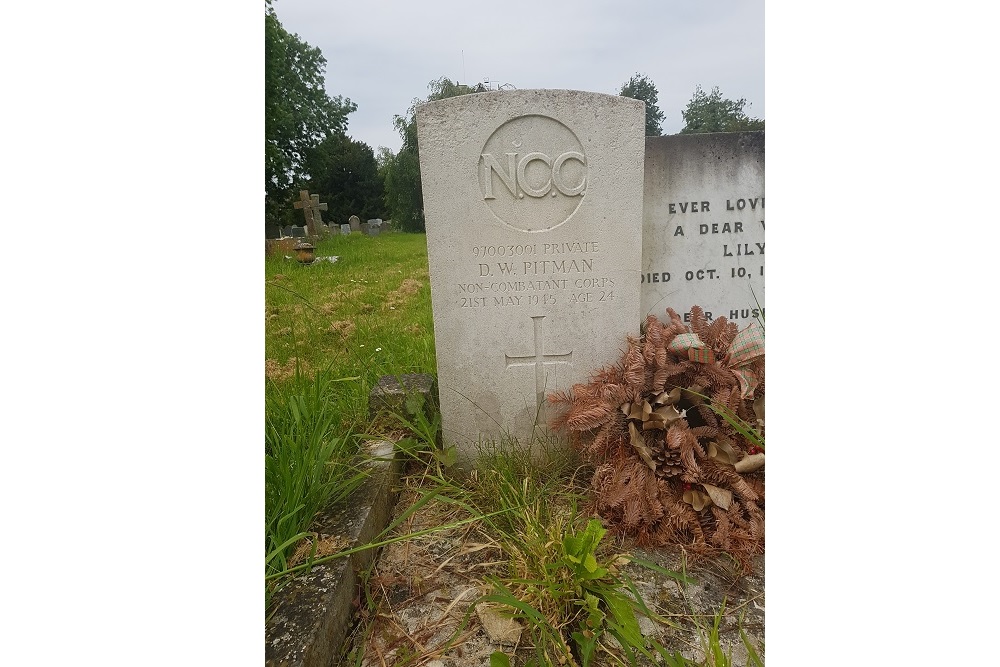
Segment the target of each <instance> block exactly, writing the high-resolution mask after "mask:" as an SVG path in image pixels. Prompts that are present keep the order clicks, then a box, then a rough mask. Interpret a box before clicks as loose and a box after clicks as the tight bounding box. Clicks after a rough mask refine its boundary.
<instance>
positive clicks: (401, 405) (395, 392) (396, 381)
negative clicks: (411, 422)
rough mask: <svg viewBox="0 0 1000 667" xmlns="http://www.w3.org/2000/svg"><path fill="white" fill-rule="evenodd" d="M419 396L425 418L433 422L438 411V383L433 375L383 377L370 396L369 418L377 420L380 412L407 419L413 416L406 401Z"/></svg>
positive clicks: (417, 374) (415, 374) (412, 374)
mask: <svg viewBox="0 0 1000 667" xmlns="http://www.w3.org/2000/svg"><path fill="white" fill-rule="evenodd" d="M412 394H418V395H419V396H420V397H421V399H422V400H421V401H418V402H419V404H420V408H422V409H423V411H424V416H425V417H426V418H427V419H428V420H433V418H434V413H435V412H436V411H437V404H438V397H437V382H436V380H435V378H434V376H433V375H429V374H427V373H406V374H403V375H383V376H382V377H380V378H379V380H378V383H377V384H376V385H375V387H373V388H372V390H371V393H370V394H369V396H368V418H369V419H375V417H376V416H377V415H378V414H379V413H380V412H388V413H395V414H398V415H402V416H404V417H406V418H407V419H412V418H413V414H412V413H411V410H410V409H409V407H410V406H408V405H407V401H406V399H407V398H408V397H409V396H410V395H412Z"/></svg>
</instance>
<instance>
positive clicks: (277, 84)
mask: <svg viewBox="0 0 1000 667" xmlns="http://www.w3.org/2000/svg"><path fill="white" fill-rule="evenodd" d="M264 40H265V41H264V174H265V184H264V193H265V194H264V200H265V216H266V218H267V220H268V222H269V223H271V224H280V222H282V221H284V219H286V217H287V215H288V210H287V209H291V200H292V197H293V194H294V191H295V189H296V187H295V186H296V184H298V183H301V182H302V181H303V180H304V175H305V160H306V155H307V154H308V152H309V151H310V150H311V149H313V148H315V147H316V146H317V145H318V144H319V143H320V142H321V141H322V140H323V139H325V138H326V137H329V136H332V135H336V134H340V135H343V134H344V132H345V130H346V128H347V115H348V114H349V113H351V112H352V111H354V110H355V109H357V105H356V104H354V103H353V102H351V101H350V100H349V99H342V98H341V97H340V96H337V97H333V98H331V97H330V96H329V95H328V94H327V92H326V88H325V87H324V77H323V73H324V71H325V70H326V58H324V57H323V54H322V52H321V51H320V50H319V49H317V48H315V47H312V46H309V45H308V44H307V43H306V42H304V41H302V40H301V39H299V37H298V35H293V34H291V33H289V32H288V31H287V30H285V29H284V27H282V25H281V22H280V21H279V20H278V17H277V15H276V14H275V13H274V8H273V7H272V6H271V3H270V2H266V3H265V12H264Z"/></svg>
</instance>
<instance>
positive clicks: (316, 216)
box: [292, 190, 328, 236]
mask: <svg viewBox="0 0 1000 667" xmlns="http://www.w3.org/2000/svg"><path fill="white" fill-rule="evenodd" d="M292 206H294V207H295V208H297V209H302V214H303V215H304V216H305V219H306V229H307V230H308V232H309V236H316V235H317V234H318V233H319V225H320V224H321V223H322V222H323V218H322V217H320V211H326V210H327V208H328V207H327V204H325V203H323V204H320V203H319V195H311V196H310V195H309V191H308V190H299V199H298V201H296V202H294V203H293V204H292Z"/></svg>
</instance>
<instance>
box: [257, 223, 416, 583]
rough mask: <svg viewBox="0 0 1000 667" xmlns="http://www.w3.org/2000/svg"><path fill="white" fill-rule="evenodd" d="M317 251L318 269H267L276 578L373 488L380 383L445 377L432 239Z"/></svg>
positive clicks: (271, 561)
mask: <svg viewBox="0 0 1000 667" xmlns="http://www.w3.org/2000/svg"><path fill="white" fill-rule="evenodd" d="M315 245H316V256H317V258H318V259H317V261H316V262H315V263H314V264H312V265H309V266H306V265H302V264H299V263H298V262H297V261H296V260H295V259H285V257H284V255H282V254H281V253H280V252H279V253H277V254H276V256H273V257H268V258H266V260H265V325H264V331H265V359H266V361H265V368H264V370H265V375H266V384H265V422H266V423H265V556H266V568H265V569H266V574H274V573H275V572H281V571H283V570H285V569H286V568H287V567H288V565H289V558H291V557H292V554H293V551H294V549H295V546H296V543H298V542H300V541H301V538H302V537H303V536H304V535H305V531H307V529H308V527H309V523H310V521H311V520H312V518H313V516H314V515H315V513H316V512H317V511H318V510H320V509H321V508H323V507H324V506H326V505H328V504H329V503H331V502H333V501H336V500H337V499H340V498H343V497H346V496H347V495H348V494H349V493H350V492H351V491H352V490H353V489H354V488H356V487H357V485H358V484H359V483H360V482H361V480H362V475H361V473H359V471H360V470H363V469H364V466H363V465H362V463H363V461H361V460H360V457H361V454H360V453H359V452H360V450H361V448H360V444H361V441H362V436H363V435H364V434H365V433H366V432H368V431H369V421H368V413H367V408H368V394H369V392H370V390H371V388H372V387H373V386H374V385H375V384H376V383H377V381H378V379H379V377H381V376H383V375H389V374H403V373H434V372H435V364H436V362H435V357H434V330H433V324H432V316H431V302H430V285H429V280H428V272H427V244H426V240H425V237H424V235H423V234H402V233H387V234H382V235H380V236H378V237H369V236H366V235H362V234H351V235H350V236H334V237H331V238H329V239H324V240H321V241H318V242H317V243H315ZM330 256H337V257H338V260H337V261H336V262H335V263H331V262H329V261H325V260H323V259H322V258H323V257H330ZM283 581H284V580H283V579H277V580H274V581H272V582H271V583H270V584H268V585H266V586H265V600H269V598H270V594H271V593H272V592H273V591H274V590H275V589H276V587H278V586H280V585H281V584H282V583H283Z"/></svg>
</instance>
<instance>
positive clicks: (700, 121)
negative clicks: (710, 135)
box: [680, 86, 764, 134]
mask: <svg viewBox="0 0 1000 667" xmlns="http://www.w3.org/2000/svg"><path fill="white" fill-rule="evenodd" d="M746 103H747V101H746V100H745V99H743V98H740V99H738V100H736V101H735V102H734V101H733V100H727V99H725V98H724V97H722V93H720V92H719V87H718V86H715V87H714V88H712V92H711V93H706V92H705V91H704V90H702V89H701V86H698V87H697V88H695V91H694V95H693V96H692V97H691V101H690V102H688V105H687V108H686V109H685V110H684V111H682V112H681V116H683V117H684V128H683V129H682V130H681V131H680V133H681V134H698V133H701V132H749V131H752V130H763V129H764V120H763V119H762V118H750V117H749V116H747V115H746V113H745V112H744V111H743V107H745V106H746Z"/></svg>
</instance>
